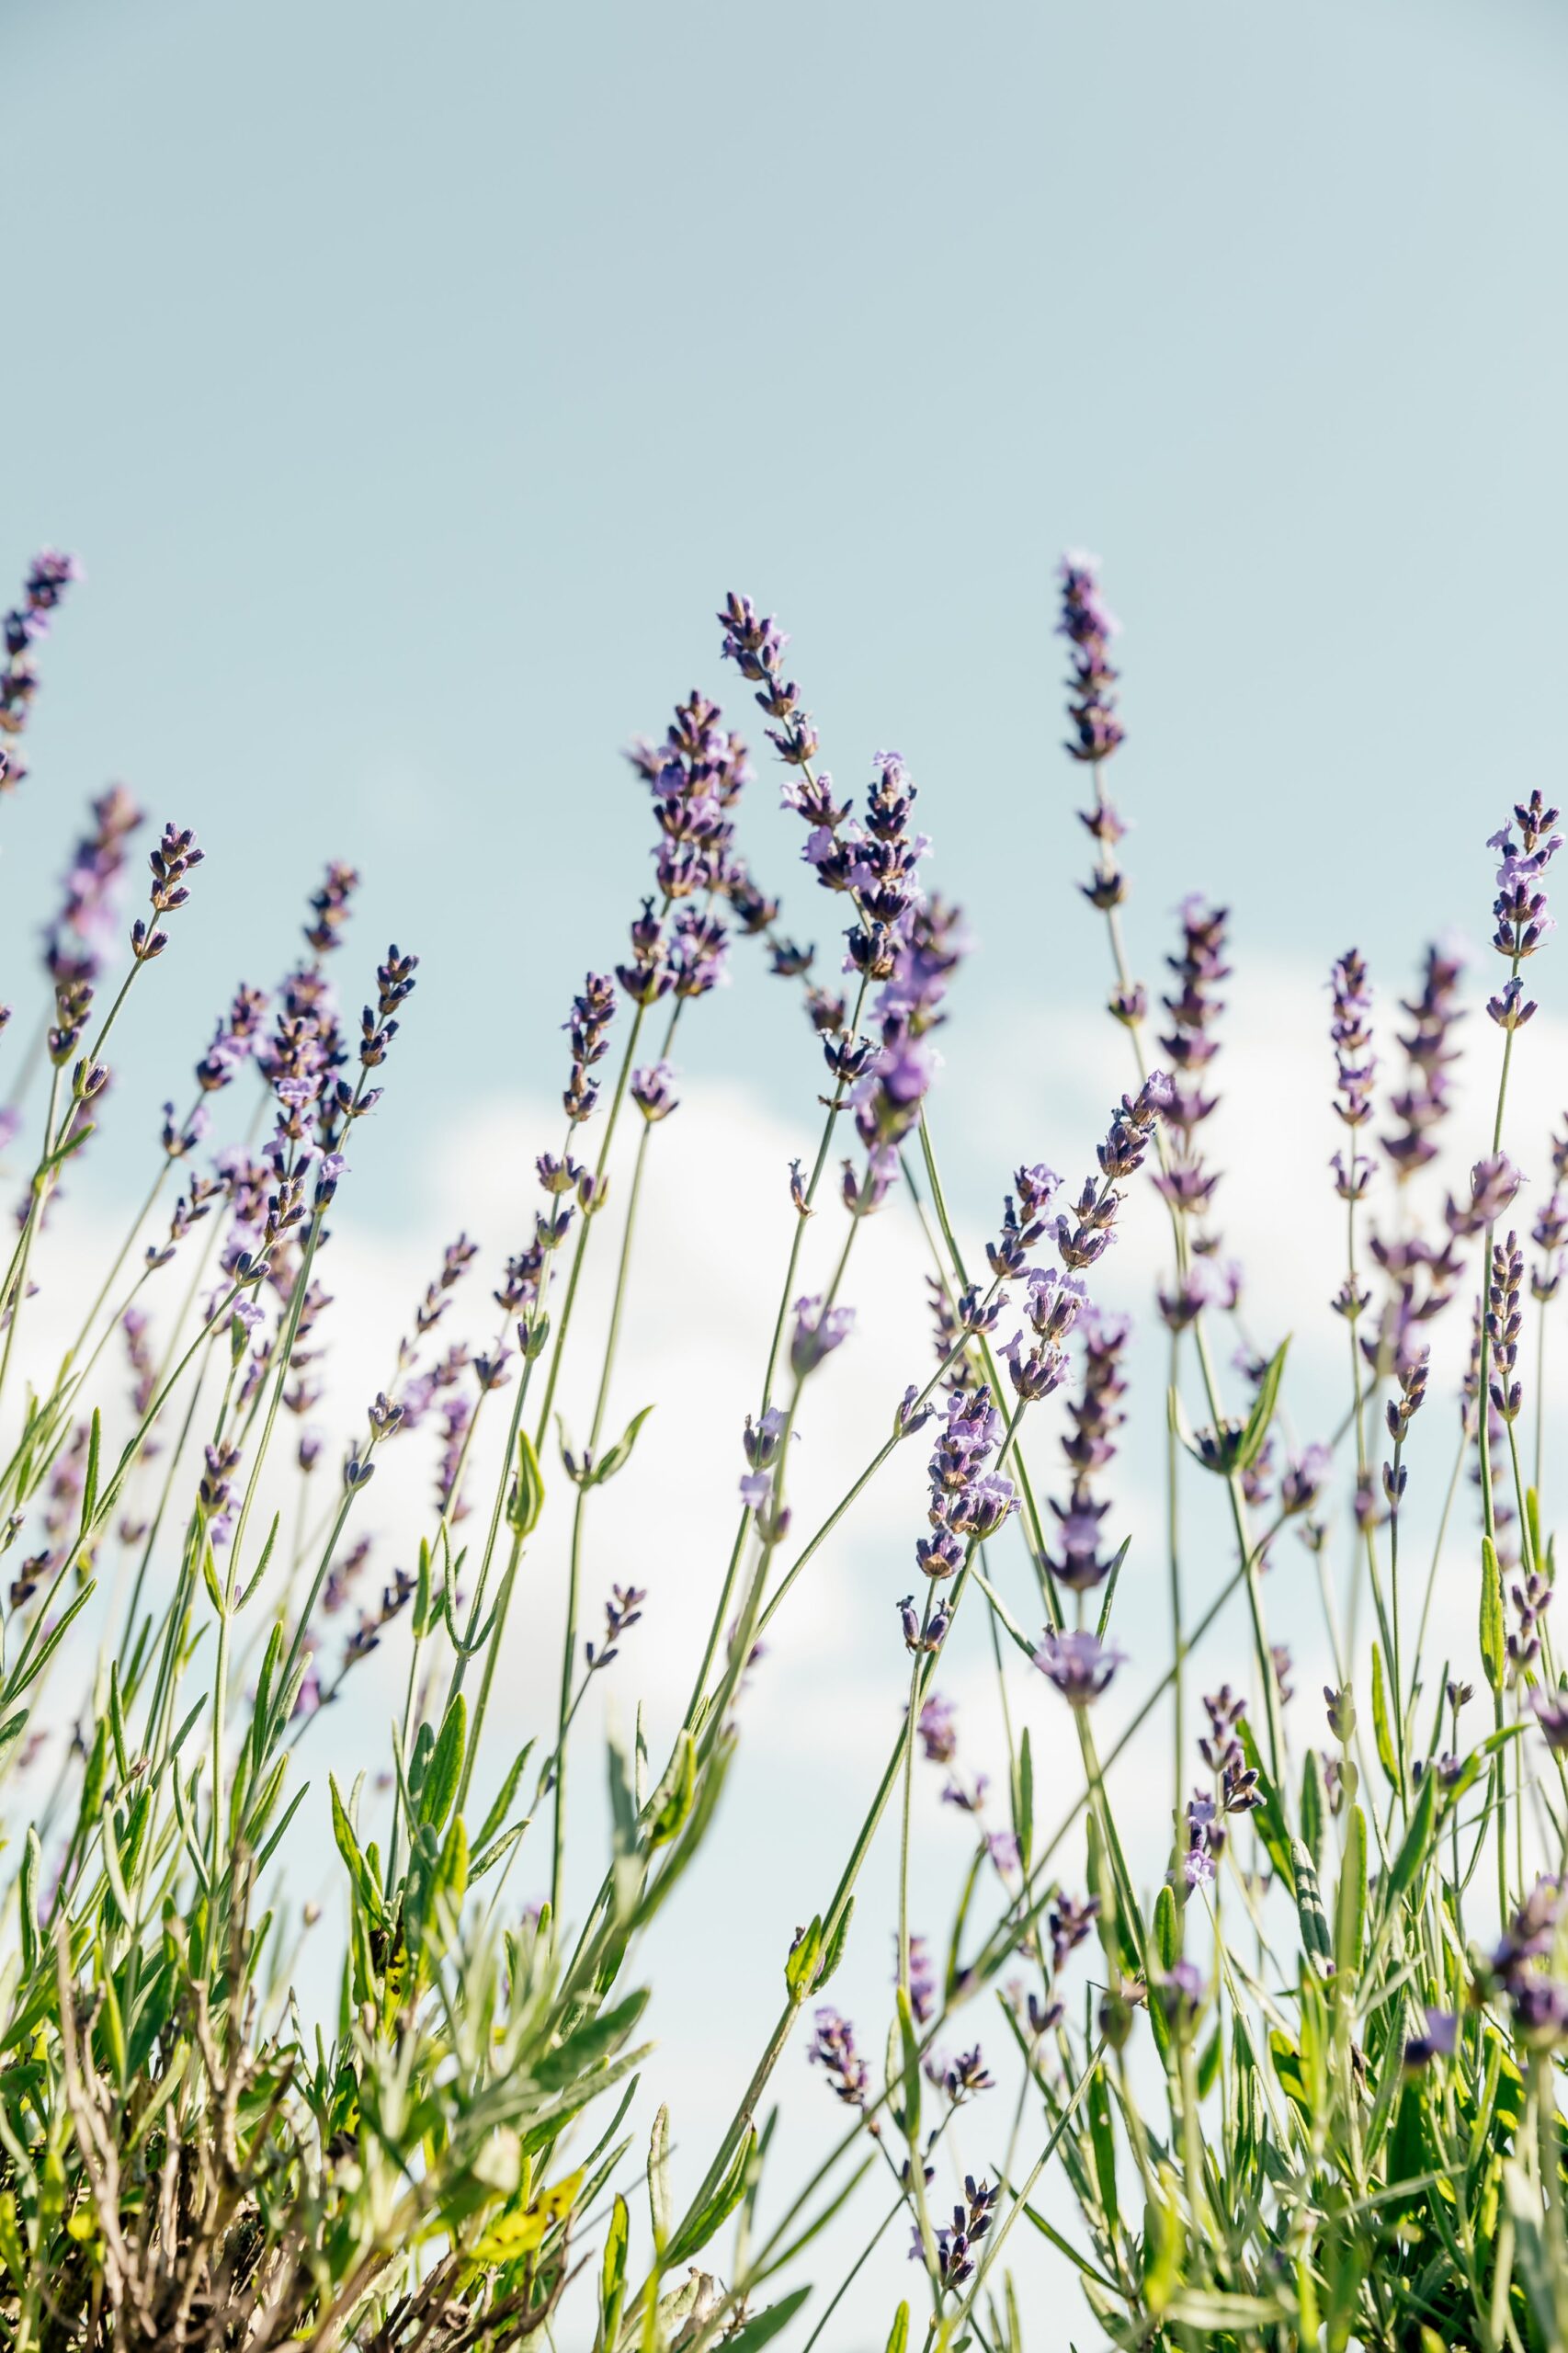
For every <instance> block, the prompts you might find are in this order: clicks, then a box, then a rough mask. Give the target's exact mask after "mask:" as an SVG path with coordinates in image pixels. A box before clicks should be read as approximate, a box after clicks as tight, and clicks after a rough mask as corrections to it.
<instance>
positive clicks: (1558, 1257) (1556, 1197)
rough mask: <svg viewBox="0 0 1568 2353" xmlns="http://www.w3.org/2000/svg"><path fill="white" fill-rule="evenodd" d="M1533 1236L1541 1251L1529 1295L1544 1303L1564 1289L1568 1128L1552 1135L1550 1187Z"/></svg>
mask: <svg viewBox="0 0 1568 2353" xmlns="http://www.w3.org/2000/svg"><path fill="white" fill-rule="evenodd" d="M1530 1240H1531V1241H1532V1242H1533V1243H1534V1244H1535V1246H1536V1248H1537V1249H1538V1250H1539V1251H1540V1254H1541V1256H1540V1264H1539V1265H1538V1266H1536V1267H1532V1268H1531V1269H1530V1297H1531V1298H1532V1299H1534V1300H1536V1301H1538V1302H1540V1305H1541V1306H1543V1307H1544V1306H1545V1305H1546V1303H1547V1302H1548V1301H1549V1300H1552V1299H1555V1298H1556V1296H1557V1294H1558V1291H1559V1290H1561V1289H1562V1257H1563V1252H1564V1250H1568V1130H1565V1131H1564V1132H1563V1134H1562V1135H1560V1136H1559V1135H1554V1136H1553V1137H1552V1139H1551V1194H1550V1196H1549V1197H1548V1199H1546V1200H1544V1201H1543V1202H1542V1203H1541V1206H1540V1209H1539V1210H1538V1211H1536V1216H1535V1222H1534V1224H1533V1225H1532V1226H1531V1227H1530Z"/></svg>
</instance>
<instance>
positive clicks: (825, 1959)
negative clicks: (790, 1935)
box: [812, 1896, 855, 1994]
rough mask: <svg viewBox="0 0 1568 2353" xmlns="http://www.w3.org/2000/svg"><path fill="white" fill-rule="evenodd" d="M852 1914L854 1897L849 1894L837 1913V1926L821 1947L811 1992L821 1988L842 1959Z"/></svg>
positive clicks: (853, 1914)
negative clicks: (821, 1953)
mask: <svg viewBox="0 0 1568 2353" xmlns="http://www.w3.org/2000/svg"><path fill="white" fill-rule="evenodd" d="M854 1916H855V1898H854V1897H853V1896H850V1897H849V1899H848V1901H847V1902H846V1904H845V1906H844V1909H843V1911H842V1912H841V1913H840V1914H839V1915H838V1926H837V1927H835V1930H834V1931H833V1934H832V1935H831V1936H830V1937H829V1938H827V1940H826V1942H825V1944H824V1947H823V1956H822V1960H821V1961H820V1962H819V1963H818V1966H817V1973H816V1976H815V1977H814V1978H813V1980H812V1993H813V1994H816V1993H819V1992H820V1991H821V1990H822V1988H823V1986H824V1985H825V1984H827V1981H828V1979H829V1978H830V1977H831V1976H832V1975H833V1974H834V1972H835V1970H836V1969H837V1967H838V1964H839V1962H840V1961H842V1960H843V1959H844V1948H845V1945H846V1942H847V1940H848V1936H849V1923H850V1921H851V1920H852V1919H853V1918H854Z"/></svg>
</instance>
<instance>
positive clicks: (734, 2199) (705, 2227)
mask: <svg viewBox="0 0 1568 2353" xmlns="http://www.w3.org/2000/svg"><path fill="white" fill-rule="evenodd" d="M755 2147H756V2127H755V2126H753V2125H749V2124H748V2125H747V2127H746V2129H745V2131H744V2133H743V2134H742V2136H741V2144H740V2146H739V2148H738V2149H737V2150H736V2151H735V2154H734V2155H733V2157H732V2158H731V2160H730V2163H729V2165H728V2166H727V2167H726V2169H725V2172H724V2176H723V2178H722V2181H721V2182H720V2184H719V2186H718V2188H716V2189H715V2190H714V2192H713V2195H712V2196H711V2198H710V2199H709V2200H708V2202H707V2204H706V2205H705V2206H703V2207H701V2208H700V2209H699V2211H698V2212H697V2213H695V2214H694V2215H693V2216H692V2217H691V2220H690V2221H689V2222H685V2223H683V2224H682V2226H681V2228H680V2229H679V2230H678V2231H677V2232H676V2235H675V2237H674V2238H673V2239H672V2240H671V2241H670V2243H669V2245H668V2246H667V2247H666V2248H665V2256H664V2259H665V2263H667V2264H668V2265H669V2267H670V2268H671V2269H672V2270H673V2269H674V2268H676V2265H677V2264H682V2263H689V2262H690V2261H691V2258H692V2256H694V2255H698V2254H700V2252H701V2250H702V2249H703V2248H704V2247H705V2246H706V2245H707V2244H708V2242H709V2240H710V2238H711V2237H712V2236H713V2234H714V2233H715V2232H716V2231H719V2230H722V2228H723V2225H724V2224H725V2223H726V2222H728V2221H729V2219H730V2216H731V2215H732V2214H733V2212H734V2211H735V2208H736V2207H737V2206H738V2205H739V2204H740V2202H741V2200H742V2199H743V2198H744V2195H745V2187H746V2169H747V2167H748V2166H749V2165H750V2164H751V2155H752V2151H753V2149H754V2148H755Z"/></svg>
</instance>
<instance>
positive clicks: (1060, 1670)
mask: <svg viewBox="0 0 1568 2353" xmlns="http://www.w3.org/2000/svg"><path fill="white" fill-rule="evenodd" d="M1125 1656H1126V1654H1125V1653H1124V1652H1122V1651H1119V1650H1116V1649H1114V1648H1113V1647H1111V1646H1110V1645H1109V1644H1108V1643H1102V1642H1101V1641H1100V1639H1099V1637H1098V1635H1097V1634H1087V1633H1076V1634H1058V1633H1055V1632H1047V1633H1046V1634H1045V1635H1044V1636H1043V1637H1042V1638H1041V1641H1040V1648H1039V1650H1037V1651H1036V1653H1035V1654H1034V1663H1035V1665H1037V1666H1038V1667H1039V1669H1040V1673H1041V1674H1042V1675H1044V1676H1047V1677H1049V1678H1050V1680H1051V1682H1052V1683H1054V1684H1055V1686H1056V1688H1057V1689H1058V1690H1059V1691H1060V1692H1061V1694H1062V1698H1063V1699H1065V1700H1066V1702H1067V1704H1068V1706H1069V1707H1070V1708H1087V1707H1090V1706H1092V1704H1093V1703H1094V1701H1095V1700H1096V1699H1098V1698H1099V1697H1100V1695H1101V1693H1102V1692H1103V1691H1105V1690H1106V1689H1107V1688H1108V1686H1109V1684H1110V1680H1111V1677H1113V1676H1114V1675H1115V1673H1116V1670H1117V1668H1118V1667H1119V1666H1120V1665H1122V1664H1123V1663H1124V1660H1125Z"/></svg>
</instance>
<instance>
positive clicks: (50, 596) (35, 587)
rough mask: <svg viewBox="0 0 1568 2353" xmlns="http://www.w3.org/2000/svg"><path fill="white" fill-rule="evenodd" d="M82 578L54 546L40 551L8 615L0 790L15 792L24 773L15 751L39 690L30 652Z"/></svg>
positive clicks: (1, 687) (1, 676)
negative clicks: (65, 598) (64, 596)
mask: <svg viewBox="0 0 1568 2353" xmlns="http://www.w3.org/2000/svg"><path fill="white" fill-rule="evenodd" d="M81 577H82V568H81V566H80V564H79V563H77V561H76V559H75V557H74V556H73V555H62V554H61V552H60V551H59V550H58V549H57V548H40V550H39V552H38V553H37V555H35V556H34V558H33V560H32V563H30V564H29V565H28V576H27V579H26V580H25V582H24V583H23V585H22V597H21V602H20V603H19V604H17V605H14V606H13V607H12V608H11V609H10V611H9V612H8V613H7V614H6V619H5V622H4V630H5V638H6V662H5V666H4V668H0V737H5V738H6V744H5V745H0V792H14V791H15V790H16V789H17V785H19V784H20V783H21V782H22V780H23V779H24V778H25V777H26V775H27V773H28V771H27V767H26V764H25V763H24V762H23V760H22V758H21V756H20V754H19V753H17V751H16V750H15V749H14V748H13V747H14V746H15V745H16V742H17V737H18V736H19V735H20V734H21V733H22V732H23V730H24V729H25V728H26V726H27V723H28V713H29V712H30V710H31V708H32V700H33V697H34V695H35V694H36V693H37V692H38V665H37V664H36V663H35V662H34V660H33V648H34V646H35V645H36V644H37V643H38V642H39V640H40V638H43V637H47V636H48V634H49V631H50V625H51V621H52V619H53V616H54V612H55V609H56V608H57V607H58V605H59V603H60V600H61V598H62V596H63V595H64V593H65V591H66V589H67V588H68V587H69V586H70V585H71V583H72V582H73V581H74V580H80V578H81Z"/></svg>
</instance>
